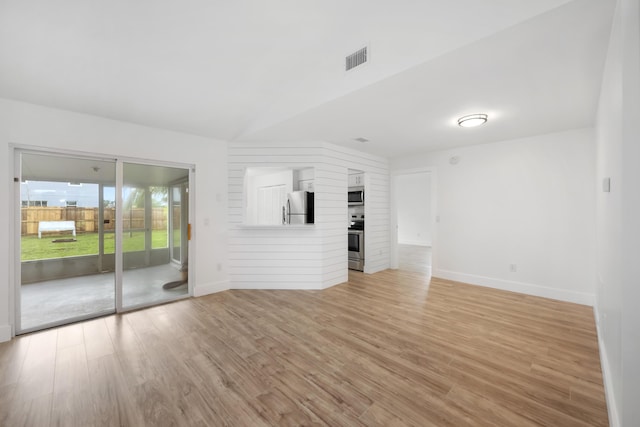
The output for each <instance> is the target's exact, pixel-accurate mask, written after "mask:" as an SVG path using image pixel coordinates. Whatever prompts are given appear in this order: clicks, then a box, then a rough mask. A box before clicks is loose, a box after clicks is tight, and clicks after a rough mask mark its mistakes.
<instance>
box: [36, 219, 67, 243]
mask: <svg viewBox="0 0 640 427" xmlns="http://www.w3.org/2000/svg"><path fill="white" fill-rule="evenodd" d="M43 231H58V232H59V231H72V232H73V236H74V237H75V235H76V222H75V221H40V222H38V239H41V238H42V232H43Z"/></svg>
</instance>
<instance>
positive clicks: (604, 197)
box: [595, 0, 640, 427]
mask: <svg viewBox="0 0 640 427" xmlns="http://www.w3.org/2000/svg"><path fill="white" fill-rule="evenodd" d="M639 23H640V11H639V8H638V2H637V1H635V0H621V1H618V4H617V9H616V14H615V18H614V26H613V30H612V35H611V39H610V44H609V50H608V56H607V61H606V66H605V72H604V76H603V82H602V90H601V95H600V103H599V109H598V116H597V181H598V183H601V182H602V179H604V178H607V177H608V178H610V179H611V192H609V193H604V192H602V191H598V193H597V236H598V237H597V238H598V251H597V292H596V310H595V311H596V319H597V322H598V335H599V338H600V353H601V361H602V365H603V373H604V379H605V387H606V392H607V401H608V406H609V417H610V421H611V425H612V426H614V427H615V426H619V425H622V426H632V425H637V423H638V420H639V419H640V407H639V406H638V402H639V401H640V310H638V307H637V305H638V301H640V286H638V278H639V277H640V263H639V262H638V259H639V258H640V253H639V252H640V251H639V250H638V242H639V241H640V230H639V221H638V218H640V167H638V161H639V160H640V144H639V142H638V141H639V140H640V124H639V122H640V105H639V103H640V65H639V62H640V28H639V27H640V24H639Z"/></svg>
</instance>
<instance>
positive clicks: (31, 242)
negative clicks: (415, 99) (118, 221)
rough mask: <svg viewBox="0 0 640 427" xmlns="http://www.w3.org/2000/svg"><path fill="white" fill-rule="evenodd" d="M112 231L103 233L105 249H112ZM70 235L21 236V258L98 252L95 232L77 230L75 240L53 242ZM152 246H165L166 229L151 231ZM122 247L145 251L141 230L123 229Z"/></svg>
mask: <svg viewBox="0 0 640 427" xmlns="http://www.w3.org/2000/svg"><path fill="white" fill-rule="evenodd" d="M114 235H115V234H114V233H106V234H105V235H104V252H105V253H106V254H112V253H114V252H115V241H114ZM71 238H73V236H72V235H71V234H61V235H57V234H56V235H51V234H49V235H46V236H43V237H42V239H38V236H22V240H21V243H22V245H21V246H22V247H21V249H22V250H21V253H22V255H21V257H22V258H21V259H22V261H32V260H38V259H49V258H64V257H73V256H82V255H97V254H98V233H81V234H80V233H79V234H78V235H77V236H76V241H75V242H59V243H53V240H56V239H71ZM151 247H152V248H153V249H159V248H166V247H167V232H166V231H165V230H153V232H152V233H151ZM122 249H123V251H124V252H136V251H143V250H144V231H134V232H133V233H132V234H131V236H129V233H128V232H125V233H124V235H123V236H122Z"/></svg>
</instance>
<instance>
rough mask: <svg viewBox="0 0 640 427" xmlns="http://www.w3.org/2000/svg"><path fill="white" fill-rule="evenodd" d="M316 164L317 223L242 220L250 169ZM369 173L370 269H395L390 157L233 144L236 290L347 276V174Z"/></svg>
mask: <svg viewBox="0 0 640 427" xmlns="http://www.w3.org/2000/svg"><path fill="white" fill-rule="evenodd" d="M272 166H273V167H276V166H278V167H280V166H288V167H292V168H296V169H298V168H301V167H310V166H311V167H314V168H315V178H314V179H315V182H314V187H315V224H314V225H313V226H303V227H287V226H283V227H277V226H274V227H248V226H244V225H243V197H244V196H243V179H244V172H245V169H246V168H247V167H272ZM349 169H357V170H362V171H364V172H365V191H366V202H367V203H366V205H365V217H366V221H365V224H366V225H365V227H366V230H365V236H366V237H365V254H367V257H366V260H365V272H367V273H373V272H376V271H380V270H383V269H386V268H388V267H389V168H388V163H387V160H386V159H383V158H380V157H376V156H372V155H369V154H365V153H361V152H359V151H356V150H349V149H346V148H342V147H339V146H336V145H333V144H327V143H322V142H316V143H279V144H274V143H269V144H266V143H233V144H230V146H229V198H228V200H229V224H230V230H229V265H230V277H231V288H235V289H322V288H326V287H329V286H333V285H335V284H338V283H342V282H345V281H346V280H347V237H346V234H347V231H346V227H347V224H348V210H347V177H348V176H347V173H348V170H349Z"/></svg>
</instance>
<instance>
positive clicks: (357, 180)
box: [349, 173, 364, 187]
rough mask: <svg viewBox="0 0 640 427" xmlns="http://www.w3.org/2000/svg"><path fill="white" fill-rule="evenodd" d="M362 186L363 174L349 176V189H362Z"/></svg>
mask: <svg viewBox="0 0 640 427" xmlns="http://www.w3.org/2000/svg"><path fill="white" fill-rule="evenodd" d="M363 185H364V174H363V173H358V174H353V175H349V187H362V186H363Z"/></svg>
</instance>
